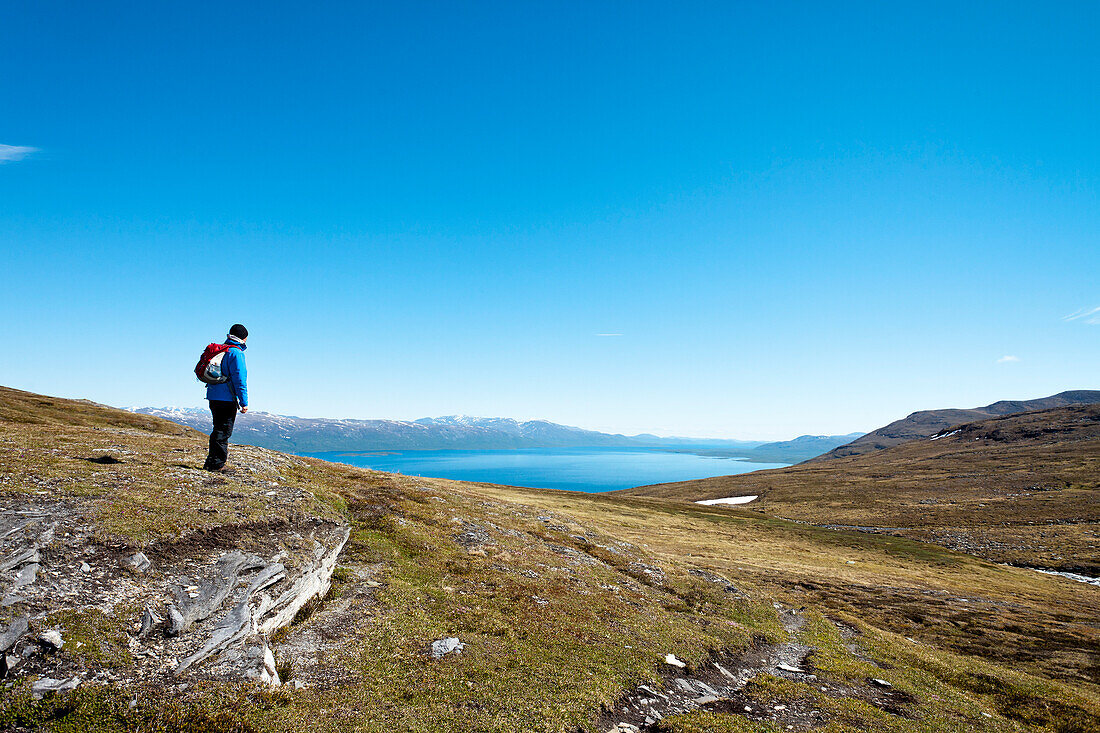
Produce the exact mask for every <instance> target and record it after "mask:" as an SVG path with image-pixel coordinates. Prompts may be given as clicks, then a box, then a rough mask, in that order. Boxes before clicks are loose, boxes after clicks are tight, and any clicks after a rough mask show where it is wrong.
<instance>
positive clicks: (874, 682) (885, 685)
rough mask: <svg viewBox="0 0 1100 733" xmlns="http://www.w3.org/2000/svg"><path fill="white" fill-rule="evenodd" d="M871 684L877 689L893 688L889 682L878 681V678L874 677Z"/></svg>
mask: <svg viewBox="0 0 1100 733" xmlns="http://www.w3.org/2000/svg"><path fill="white" fill-rule="evenodd" d="M871 684H872V685H874V686H875V687H882V688H890V687H893V685H891V684H890V683H889V682H887V681H886V680H880V679H878V678H877V677H872V678H871Z"/></svg>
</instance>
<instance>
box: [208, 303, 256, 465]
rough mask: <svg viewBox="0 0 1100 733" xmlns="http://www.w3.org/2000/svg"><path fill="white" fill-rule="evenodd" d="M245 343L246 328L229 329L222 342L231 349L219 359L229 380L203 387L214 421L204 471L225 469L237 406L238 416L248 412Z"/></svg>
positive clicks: (234, 326)
mask: <svg viewBox="0 0 1100 733" xmlns="http://www.w3.org/2000/svg"><path fill="white" fill-rule="evenodd" d="M245 341H248V329H247V328H245V327H244V326H242V325H241V324H239V323H235V324H233V327H232V328H230V329H229V336H228V338H227V339H226V341H225V343H226V345H227V346H229V347H230V348H229V349H228V350H227V351H226V352H225V356H224V357H222V366H221V368H222V374H224V375H225V376H227V377H228V378H229V379H228V380H227V381H225V382H223V383H221V384H208V385H207V386H206V399H207V400H209V401H210V415H211V417H213V419H214V426H213V429H212V430H211V431H210V452H209V453H208V454H207V456H206V463H205V464H204V465H203V468H205V469H206V470H207V471H222V472H224V471H225V470H226V468H225V462H226V460H227V459H228V458H229V436H231V435H232V434H233V423H234V422H235V421H236V419H237V406H238V405H240V409H241V414H244V413H246V412H248V371H247V369H246V368H245V364H244V350H245V349H246V348H247V347H246V346H245Z"/></svg>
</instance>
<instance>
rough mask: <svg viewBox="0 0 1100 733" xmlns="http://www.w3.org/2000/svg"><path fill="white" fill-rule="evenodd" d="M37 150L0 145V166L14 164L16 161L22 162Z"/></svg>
mask: <svg viewBox="0 0 1100 733" xmlns="http://www.w3.org/2000/svg"><path fill="white" fill-rule="evenodd" d="M37 152H38V148H31V147H28V146H26V145H0V164H3V163H14V162H15V161H17V160H23V158H26V157H27V156H28V155H30V154H31V153H37Z"/></svg>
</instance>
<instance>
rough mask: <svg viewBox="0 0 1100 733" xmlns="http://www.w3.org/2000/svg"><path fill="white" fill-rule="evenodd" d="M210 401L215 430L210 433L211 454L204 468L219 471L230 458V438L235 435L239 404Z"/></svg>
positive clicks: (227, 401)
mask: <svg viewBox="0 0 1100 733" xmlns="http://www.w3.org/2000/svg"><path fill="white" fill-rule="evenodd" d="M208 401H209V402H210V414H211V415H212V416H213V417H214V428H213V429H212V430H211V431H210V453H209V455H207V456H206V464H205V465H204V466H203V468H205V469H206V470H207V471H217V470H218V469H220V468H221V467H222V466H224V465H225V461H226V459H227V458H229V436H230V435H232V434H233V422H234V421H235V420H236V419H237V403H236V402H233V401H231V400H208Z"/></svg>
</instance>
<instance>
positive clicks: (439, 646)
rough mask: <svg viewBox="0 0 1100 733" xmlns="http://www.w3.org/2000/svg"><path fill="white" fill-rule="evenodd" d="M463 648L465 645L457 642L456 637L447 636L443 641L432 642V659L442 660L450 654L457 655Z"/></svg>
mask: <svg viewBox="0 0 1100 733" xmlns="http://www.w3.org/2000/svg"><path fill="white" fill-rule="evenodd" d="M465 648H466V645H465V644H463V643H462V642H461V641H459V640H458V637H457V636H448V637H447V638H445V639H438V640H436V641H433V642H432V651H431V655H432V659H442V658H443V657H444V656H445V655H447V654H450V653H451V652H455V653H458V652H461V651H462V650H463V649H465Z"/></svg>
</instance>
